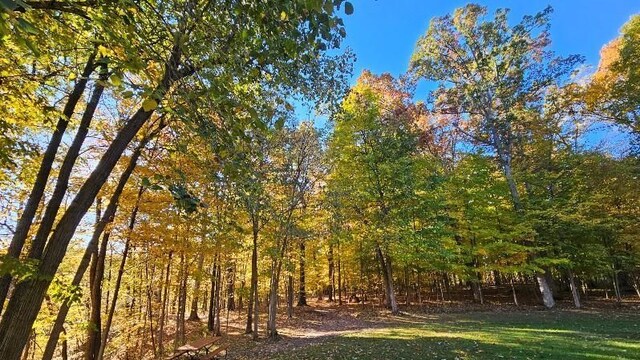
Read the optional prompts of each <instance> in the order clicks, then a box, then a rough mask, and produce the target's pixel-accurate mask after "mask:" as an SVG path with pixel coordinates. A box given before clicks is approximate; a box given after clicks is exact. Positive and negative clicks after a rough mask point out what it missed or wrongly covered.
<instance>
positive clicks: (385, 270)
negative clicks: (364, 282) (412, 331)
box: [376, 245, 398, 314]
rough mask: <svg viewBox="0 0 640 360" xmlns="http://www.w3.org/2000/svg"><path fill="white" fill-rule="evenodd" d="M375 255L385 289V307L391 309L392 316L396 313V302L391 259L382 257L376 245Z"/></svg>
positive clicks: (378, 246) (380, 250)
mask: <svg viewBox="0 0 640 360" xmlns="http://www.w3.org/2000/svg"><path fill="white" fill-rule="evenodd" d="M376 254H377V257H378V261H379V262H380V270H381V271H382V280H383V282H384V287H385V299H386V306H387V307H388V308H389V309H391V313H392V314H397V313H398V302H397V301H396V295H395V290H394V286H393V274H392V268H391V258H390V257H388V256H384V254H383V253H382V249H381V248H380V245H376Z"/></svg>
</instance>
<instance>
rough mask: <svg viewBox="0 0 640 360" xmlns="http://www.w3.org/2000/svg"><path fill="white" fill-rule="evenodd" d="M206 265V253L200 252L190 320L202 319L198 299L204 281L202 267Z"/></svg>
mask: <svg viewBox="0 0 640 360" xmlns="http://www.w3.org/2000/svg"><path fill="white" fill-rule="evenodd" d="M203 265H204V253H202V252H201V253H199V254H198V270H197V273H196V278H195V282H194V284H193V299H192V300H191V312H190V314H189V321H197V320H200V317H199V316H198V300H199V297H200V283H201V282H202V267H203Z"/></svg>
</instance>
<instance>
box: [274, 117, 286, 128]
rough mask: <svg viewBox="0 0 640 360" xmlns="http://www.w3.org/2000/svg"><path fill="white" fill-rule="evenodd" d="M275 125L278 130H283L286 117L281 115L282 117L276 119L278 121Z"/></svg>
mask: <svg viewBox="0 0 640 360" xmlns="http://www.w3.org/2000/svg"><path fill="white" fill-rule="evenodd" d="M274 126H275V128H276V130H282V128H283V127H284V118H283V117H281V118H280V119H278V120H276V123H275V125H274Z"/></svg>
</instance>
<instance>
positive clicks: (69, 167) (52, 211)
mask: <svg viewBox="0 0 640 360" xmlns="http://www.w3.org/2000/svg"><path fill="white" fill-rule="evenodd" d="M101 62H102V64H101V66H100V68H101V70H100V76H99V80H98V81H96V83H95V86H94V89H93V93H92V94H91V98H90V99H89V102H88V103H87V107H86V108H85V110H84V114H82V118H81V119H80V125H79V127H78V131H77V132H76V135H75V137H74V138H73V142H72V143H71V146H70V147H69V149H68V150H67V154H66V155H65V157H64V160H63V161H62V166H61V167H60V171H59V172H58V179H57V181H56V185H55V188H54V189H53V194H52V195H51V198H50V199H49V203H48V204H47V207H46V209H45V211H44V215H43V217H42V220H41V221H40V225H39V226H38V231H37V233H36V236H35V238H34V239H33V242H32V243H31V249H30V250H29V257H30V258H33V259H40V258H41V257H42V251H43V250H44V247H45V245H46V242H47V238H48V237H49V234H50V233H51V229H52V228H53V225H54V223H55V220H56V216H57V215H58V211H59V210H60V204H62V200H64V196H65V194H66V193H67V188H68V187H69V179H70V178H71V173H72V172H73V166H74V165H75V163H76V160H77V159H78V156H79V155H80V149H81V148H82V144H83V143H84V140H85V139H86V137H87V134H88V133H89V126H90V125H91V120H93V115H94V114H95V112H96V109H97V108H98V103H99V102H100V98H101V97H102V93H103V92H104V84H105V82H106V81H107V79H108V76H109V74H108V71H107V65H106V59H104V58H102V59H101ZM92 358H93V357H92Z"/></svg>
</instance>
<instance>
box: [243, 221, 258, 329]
mask: <svg viewBox="0 0 640 360" xmlns="http://www.w3.org/2000/svg"><path fill="white" fill-rule="evenodd" d="M258 225H259V224H258V219H257V215H256V214H253V215H252V230H253V251H252V252H251V288H250V289H249V299H248V305H249V306H248V311H247V327H246V329H245V333H246V334H249V333H251V332H253V333H254V334H253V336H252V338H253V339H254V340H255V339H257V338H258V324H257V320H258V231H259V228H258ZM254 321H255V324H254V323H253V322H254Z"/></svg>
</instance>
